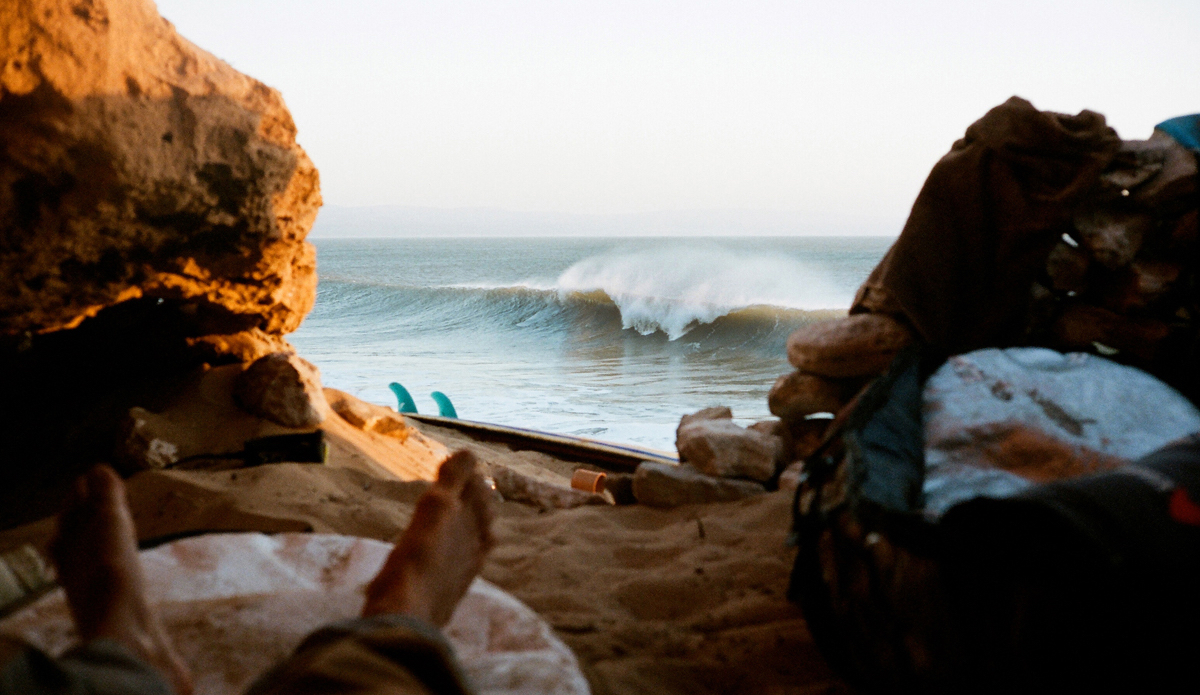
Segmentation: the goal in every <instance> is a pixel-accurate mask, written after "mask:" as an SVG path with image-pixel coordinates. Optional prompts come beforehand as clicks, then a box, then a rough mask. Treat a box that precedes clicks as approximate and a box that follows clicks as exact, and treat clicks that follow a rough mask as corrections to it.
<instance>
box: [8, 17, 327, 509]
mask: <svg viewBox="0 0 1200 695" xmlns="http://www.w3.org/2000/svg"><path fill="white" fill-rule="evenodd" d="M320 205H321V196H320V192H319V183H318V175H317V170H316V168H315V167H314V166H313V164H312V162H311V161H310V160H309V159H308V156H307V155H306V154H305V153H304V150H303V149H301V148H300V146H299V145H297V143H296V128H295V125H294V124H293V122H292V118H291V115H290V114H289V113H288V111H287V108H286V106H285V105H284V103H283V99H282V97H281V96H280V95H279V93H278V92H277V91H276V90H274V89H272V88H270V87H268V86H266V85H264V84H262V83H261V82H258V81H257V80H254V79H252V78H250V77H247V76H246V75H243V74H241V73H239V72H237V71H236V70H234V69H233V68H231V67H230V66H229V65H227V64H226V63H224V62H222V61H221V60H219V59H217V58H216V57H214V56H212V55H211V54H209V53H207V52H205V51H203V50H202V49H200V48H198V47H196V46H195V45H193V44H192V43H190V42H189V41H187V40H186V39H184V38H182V37H181V36H179V34H178V33H177V32H176V31H175V29H174V27H173V26H172V25H171V24H170V22H168V21H166V20H165V19H163V18H162V17H160V16H159V15H158V12H157V10H156V8H155V6H154V4H153V3H152V2H150V0H9V1H8V2H5V3H3V4H2V5H0V384H2V385H3V392H4V395H5V400H6V401H7V402H8V407H6V408H5V410H6V411H7V413H8V414H7V415H6V416H5V417H3V418H0V436H3V438H4V442H5V449H6V452H7V453H8V456H6V458H5V460H4V461H3V462H2V463H0V479H2V480H4V481H5V483H4V484H3V485H0V525H11V524H12V523H16V522H19V521H23V520H28V519H30V518H34V517H36V516H38V515H40V514H43V513H46V512H47V511H49V510H52V509H53V508H55V507H56V506H57V504H58V500H59V499H60V498H61V493H62V491H63V489H64V487H63V485H64V481H65V480H69V479H70V477H71V476H73V475H74V473H75V472H76V471H78V470H79V469H81V468H82V467H86V466H88V465H90V464H92V463H94V462H96V461H99V460H106V459H107V458H108V457H110V456H111V452H112V450H113V442H114V441H115V440H116V439H118V438H119V437H120V432H119V430H120V422H121V421H122V420H123V419H124V417H125V415H126V413H127V412H128V410H129V408H130V407H132V406H134V405H139V406H153V405H155V404H156V403H159V402H166V401H168V400H169V399H170V397H171V396H172V389H173V387H174V386H173V385H175V384H180V383H182V382H183V381H184V380H185V379H186V376H187V375H188V374H189V373H191V372H192V371H193V370H195V369H196V368H197V367H199V366H200V365H201V364H203V363H206V362H207V363H210V364H220V363H230V362H249V361H251V360H253V359H255V358H257V357H260V356H262V355H265V354H268V353H271V352H276V351H279V350H286V349H288V346H287V343H286V342H285V340H284V336H285V335H286V334H287V333H289V332H291V331H293V330H295V329H296V328H297V327H298V326H299V324H300V322H301V320H303V318H304V316H305V314H306V313H307V312H308V311H309V309H311V307H312V304H313V301H314V299H315V295H316V282H317V277H316V252H315V249H314V248H313V246H312V245H311V244H309V243H307V242H306V241H305V240H304V238H305V236H306V235H307V233H308V231H309V229H310V228H311V226H312V223H313V221H314V220H315V218H316V214H317V210H318V208H319V207H320ZM35 491H36V492H35Z"/></svg>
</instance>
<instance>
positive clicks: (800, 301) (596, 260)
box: [554, 246, 851, 340]
mask: <svg viewBox="0 0 1200 695" xmlns="http://www.w3.org/2000/svg"><path fill="white" fill-rule="evenodd" d="M554 287H555V289H557V290H558V291H559V292H560V293H561V294H566V293H570V292H593V291H597V290H599V291H603V292H604V293H605V294H607V295H608V296H609V297H610V298H611V299H612V300H613V302H614V303H615V304H616V305H617V307H618V308H619V309H620V311H621V321H622V323H623V324H624V327H625V328H632V329H634V330H636V331H638V332H639V333H641V334H642V335H649V334H651V333H653V332H655V331H660V330H661V331H663V332H664V333H666V334H667V336H668V337H669V338H670V339H671V340H676V339H678V338H679V337H681V336H683V335H684V334H686V333H687V332H688V331H689V330H691V329H692V328H694V327H696V326H697V325H699V324H702V323H711V322H712V321H714V320H716V319H717V318H720V317H721V316H724V315H725V314H728V313H729V312H731V311H734V310H737V309H742V308H746V307H751V306H763V305H765V306H774V307H781V308H785V309H807V310H814V309H833V308H845V307H847V306H849V305H850V300H851V296H850V295H849V294H847V293H846V292H844V291H839V290H837V289H836V288H835V287H834V285H833V283H831V282H830V281H829V280H828V279H827V278H826V277H825V274H824V273H823V272H822V271H821V270H820V269H819V268H816V267H813V266H810V265H806V264H804V263H802V262H800V261H797V260H795V259H792V258H781V257H775V256H770V255H766V254H753V253H745V252H740V251H736V250H729V249H724V248H720V247H717V246H701V247H699V248H696V247H683V246H667V247H663V248H660V249H654V250H641V251H637V252H634V253H619V252H617V253H609V254H603V255H599V256H592V257H591V258H586V259H584V260H582V261H579V262H578V263H576V264H575V265H573V266H571V267H570V268H568V269H567V270H566V271H564V272H563V273H562V275H560V276H559V277H558V280H557V282H556V283H555V285H554Z"/></svg>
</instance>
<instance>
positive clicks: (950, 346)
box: [851, 97, 1121, 354]
mask: <svg viewBox="0 0 1200 695" xmlns="http://www.w3.org/2000/svg"><path fill="white" fill-rule="evenodd" d="M1120 146H1121V140H1120V138H1119V137H1118V136H1117V133H1116V131H1114V130H1113V129H1112V128H1110V127H1109V126H1108V125H1107V123H1106V122H1105V119H1104V116H1102V115H1100V114H1098V113H1094V112H1092V111H1086V110H1085V111H1082V112H1080V113H1079V114H1078V115H1075V116H1069V115H1065V114H1058V113H1050V112H1045V111H1038V110H1037V109H1035V108H1034V107H1033V105H1032V104H1030V103H1029V102H1028V101H1026V100H1024V99H1021V98H1018V97H1013V98H1011V99H1009V100H1008V101H1006V102H1005V103H1003V104H1001V105H1000V106H997V107H995V108H993V109H992V110H991V111H989V112H988V113H987V114H986V115H985V116H984V117H983V118H981V119H979V120H978V121H976V122H975V123H974V124H972V125H971V126H970V127H969V128H968V129H967V132H966V135H965V136H964V137H963V138H962V139H961V140H959V141H958V142H956V143H954V146H953V147H952V148H951V149H950V152H949V153H948V154H946V155H945V156H944V157H942V159H941V160H940V161H939V162H938V163H937V164H936V165H935V166H934V168H933V171H931V172H930V174H929V178H928V179H927V180H926V181H925V185H924V187H923V188H922V189H921V193H920V194H919V195H918V196H917V200H916V202H915V203H914V204H913V209H912V213H911V214H910V215H909V218H908V222H907V223H906V224H905V225H904V230H903V232H902V233H901V234H900V237H899V238H898V239H897V240H896V243H895V244H893V245H892V248H891V249H890V250H889V251H888V253H887V255H886V256H885V257H884V259H883V260H882V261H881V262H880V264H879V265H878V266H877V267H876V268H875V270H874V271H873V272H872V273H871V275H870V277H869V278H868V279H867V281H866V283H864V284H863V286H862V287H861V288H860V289H859V291H858V295H857V296H856V297H855V300H854V304H853V306H852V307H851V313H860V312H883V313H888V314H892V315H896V316H903V317H905V318H907V320H908V321H909V323H910V324H911V325H912V327H913V328H914V329H915V330H916V331H917V333H918V334H919V335H920V336H921V338H922V339H923V340H924V341H925V342H926V343H928V344H929V345H930V346H932V347H933V348H935V349H938V350H940V351H942V352H944V353H945V354H958V353H963V352H969V351H971V350H974V349H977V348H981V347H992V346H1002V347H1003V346H1011V345H1018V344H1021V342H1022V341H1021V338H1022V337H1023V335H1024V331H1025V328H1026V322H1027V315H1028V313H1029V307H1030V301H1031V299H1030V295H1031V287H1032V284H1033V282H1034V280H1035V279H1036V278H1037V277H1038V275H1039V273H1041V272H1042V271H1043V270H1044V268H1045V264H1046V258H1047V256H1048V255H1049V253H1050V250H1051V249H1052V248H1053V247H1054V245H1055V244H1056V243H1057V242H1058V241H1059V239H1061V237H1062V235H1063V234H1064V233H1069V232H1071V231H1072V230H1073V226H1072V219H1071V216H1072V212H1073V208H1074V207H1075V204H1076V203H1077V202H1078V201H1079V200H1080V199H1082V198H1083V197H1084V196H1085V195H1087V193H1088V192H1089V190H1090V189H1092V188H1093V187H1094V186H1095V185H1096V182H1097V181H1098V179H1099V176H1100V173H1101V172H1102V171H1103V170H1104V169H1105V168H1106V167H1107V166H1108V165H1109V163H1110V162H1111V161H1112V160H1113V158H1114V156H1115V155H1116V153H1117V151H1118V150H1119V148H1120Z"/></svg>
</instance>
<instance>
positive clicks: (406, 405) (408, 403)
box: [388, 381, 417, 413]
mask: <svg viewBox="0 0 1200 695" xmlns="http://www.w3.org/2000/svg"><path fill="white" fill-rule="evenodd" d="M388 388H390V389H391V390H392V393H394V394H396V400H397V401H398V402H399V406H398V407H397V408H396V409H397V410H399V411H400V412H402V413H415V412H417V404H416V403H415V402H414V401H413V397H412V395H410V394H409V393H408V389H406V388H404V387H403V386H401V385H400V384H399V383H397V382H395V381H393V382H392V383H390V384H388Z"/></svg>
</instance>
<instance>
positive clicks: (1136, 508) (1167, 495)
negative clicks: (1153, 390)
mask: <svg viewBox="0 0 1200 695" xmlns="http://www.w3.org/2000/svg"><path fill="white" fill-rule="evenodd" d="M943 361H944V360H943V359H942V358H941V357H940V356H938V355H936V354H935V353H934V352H932V351H930V350H929V349H927V348H922V347H919V346H918V347H913V348H910V349H908V350H906V351H905V352H903V353H901V354H900V355H899V356H898V357H897V358H896V360H895V361H894V362H893V364H892V366H891V368H890V369H889V370H888V372H887V373H886V374H885V375H883V376H882V377H880V378H879V379H877V380H876V381H875V382H874V383H872V384H871V385H870V386H868V387H867V388H866V389H864V391H863V392H862V393H860V394H859V395H858V396H857V397H856V398H855V400H854V401H853V402H852V403H851V404H850V405H848V406H847V407H846V408H845V409H844V410H843V411H842V412H841V413H839V414H838V417H837V419H836V420H835V422H834V424H833V425H831V427H830V432H831V436H828V437H827V438H826V441H825V443H824V445H823V446H822V447H821V448H820V449H819V450H818V451H817V452H816V453H815V454H814V455H813V456H812V457H810V458H809V459H807V460H806V462H805V475H804V478H803V480H802V482H801V484H800V486H799V487H798V488H797V490H796V497H795V510H794V511H795V517H794V527H793V531H794V533H793V541H794V542H795V544H796V545H797V548H798V553H797V556H796V562H795V566H794V568H793V572H792V578H791V582H790V586H789V597H790V598H791V599H792V600H794V601H797V602H799V603H800V605H801V606H802V607H803V609H804V613H805V618H806V619H807V621H808V624H809V627H810V629H811V630H812V632H813V636H814V638H815V639H816V641H817V643H818V645H819V646H820V647H821V649H822V651H823V652H824V653H825V654H826V656H827V658H828V659H829V661H830V663H831V664H832V665H833V666H834V668H836V669H837V670H838V671H839V672H840V673H841V674H842V675H843V676H844V677H846V678H847V679H848V680H850V681H852V682H853V683H855V684H856V685H857V686H858V687H860V688H862V689H863V690H865V691H868V692H922V693H961V692H972V693H979V692H1059V693H1061V692H1083V691H1091V692H1111V691H1125V692H1156V691H1158V690H1159V689H1163V688H1165V687H1166V686H1168V685H1170V684H1172V683H1174V682H1186V680H1179V679H1184V678H1185V677H1186V678H1191V677H1192V675H1194V674H1191V673H1190V670H1191V668H1192V666H1191V665H1192V664H1194V655H1195V653H1197V650H1200V635H1198V634H1197V633H1196V631H1195V625H1197V624H1200V622H1198V621H1200V592H1197V591H1196V590H1195V587H1196V586H1197V580H1198V579H1200V526H1198V525H1194V524H1195V523H1200V507H1198V506H1197V505H1196V504H1194V503H1195V502H1196V501H1197V500H1200V439H1192V440H1188V441H1186V442H1184V443H1181V444H1178V445H1175V446H1172V447H1167V448H1165V449H1162V450H1160V451H1158V452H1155V453H1152V454H1150V455H1149V456H1147V457H1145V458H1144V459H1142V460H1140V461H1137V462H1134V463H1132V464H1129V465H1128V466H1126V467H1123V468H1121V469H1118V470H1114V471H1108V472H1104V473H1098V474H1093V475H1086V476H1082V477H1078V478H1073V479H1070V480H1064V481H1058V482H1053V483H1047V484H1042V485H1034V486H1030V487H1029V488H1027V489H1025V490H1023V491H1018V492H1016V493H1015V494H1012V495H1010V496H1007V497H992V498H988V497H979V498H975V499H972V500H968V501H966V502H961V503H959V504H957V505H955V506H953V507H951V508H950V509H949V510H948V511H946V513H945V514H944V515H943V516H941V517H940V518H937V517H934V516H930V515H927V514H926V513H925V510H924V508H923V494H922V488H923V482H924V475H925V449H924V436H923V424H922V386H923V384H924V383H925V380H926V379H927V378H928V376H929V375H930V374H932V373H933V372H934V370H935V369H936V368H937V367H938V366H940V364H941V363H942V362H943Z"/></svg>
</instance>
